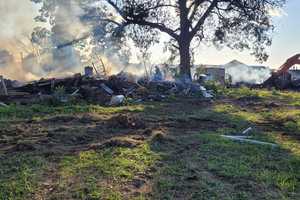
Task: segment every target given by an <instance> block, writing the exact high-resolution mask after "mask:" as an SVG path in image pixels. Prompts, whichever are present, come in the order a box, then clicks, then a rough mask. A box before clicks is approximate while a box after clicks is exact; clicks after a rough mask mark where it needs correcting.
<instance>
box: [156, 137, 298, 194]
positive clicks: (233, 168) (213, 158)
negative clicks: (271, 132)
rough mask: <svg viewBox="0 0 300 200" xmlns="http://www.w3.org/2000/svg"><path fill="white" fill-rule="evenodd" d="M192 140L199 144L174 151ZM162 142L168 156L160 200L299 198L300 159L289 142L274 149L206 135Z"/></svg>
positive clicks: (161, 175) (158, 180)
mask: <svg viewBox="0 0 300 200" xmlns="http://www.w3.org/2000/svg"><path fill="white" fill-rule="evenodd" d="M178 139H179V138H178ZM269 139H270V140H272V139H271V138H269ZM191 141H194V143H195V141H197V146H193V148H192V149H191V148H190V149H189V150H187V151H185V152H182V153H174V151H175V152H176V150H175V149H174V148H176V149H180V148H187V147H189V146H190V145H191ZM294 142H295V141H294ZM156 145H158V144H156ZM160 145H161V148H160V150H161V151H164V152H165V153H166V156H165V165H164V167H162V168H161V169H160V171H159V172H158V174H157V178H156V181H155V193H154V197H155V198H154V199H156V198H157V199H177V198H179V199H180V198H185V199H232V200H235V199H298V198H299V192H300V191H299V188H300V182H299V178H300V175H299V170H300V157H299V156H297V155H294V154H291V153H290V151H289V149H285V146H284V145H283V146H282V147H281V148H275V149H274V148H271V147H269V146H261V145H253V144H246V143H243V144H240V143H236V142H232V141H230V140H227V139H224V138H222V137H221V136H220V135H218V134H205V133H200V134H196V135H191V136H182V137H180V145H178V146H172V145H166V144H165V143H163V144H160ZM166 146H168V148H166ZM257 191H260V192H259V193H258V192H257Z"/></svg>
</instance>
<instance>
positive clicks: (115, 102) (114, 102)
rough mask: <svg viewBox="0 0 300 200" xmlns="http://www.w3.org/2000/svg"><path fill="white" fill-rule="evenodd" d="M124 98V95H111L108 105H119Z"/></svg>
mask: <svg viewBox="0 0 300 200" xmlns="http://www.w3.org/2000/svg"><path fill="white" fill-rule="evenodd" d="M124 100H125V96H124V95H117V96H113V97H112V98H111V100H110V103H109V105H110V106H117V105H120V104H122V103H123V102H124Z"/></svg>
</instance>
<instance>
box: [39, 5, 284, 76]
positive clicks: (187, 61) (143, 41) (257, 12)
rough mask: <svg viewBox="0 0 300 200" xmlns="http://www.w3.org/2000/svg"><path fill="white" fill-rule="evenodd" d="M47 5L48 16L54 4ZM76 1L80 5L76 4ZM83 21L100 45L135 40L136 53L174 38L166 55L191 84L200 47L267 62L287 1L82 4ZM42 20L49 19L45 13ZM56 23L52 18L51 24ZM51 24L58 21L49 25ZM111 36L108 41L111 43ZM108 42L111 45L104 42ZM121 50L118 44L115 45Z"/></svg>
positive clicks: (45, 6)
mask: <svg viewBox="0 0 300 200" xmlns="http://www.w3.org/2000/svg"><path fill="white" fill-rule="evenodd" d="M33 1H35V2H41V1H43V3H44V8H46V9H45V10H49V8H52V7H51V6H50V4H49V2H55V0H33ZM74 1H76V0H74ZM78 2H79V4H80V6H81V8H82V9H83V11H84V13H83V14H82V16H81V20H82V21H84V22H85V23H88V24H90V25H91V26H92V27H93V33H94V37H98V39H99V40H98V41H102V42H110V41H114V40H113V39H112V38H123V39H118V40H117V41H118V42H119V43H118V44H124V43H123V42H122V41H125V39H124V38H130V39H132V40H133V41H134V42H135V44H136V45H137V47H140V48H142V49H148V48H149V47H150V46H151V45H152V44H154V43H157V42H159V41H160V36H161V33H164V34H166V35H168V36H169V39H170V41H169V42H167V43H166V44H165V45H166V49H168V50H170V51H171V52H173V53H175V54H177V55H178V56H177V57H178V58H179V63H180V74H181V75H182V76H183V77H185V78H188V79H190V78H191V74H190V67H191V62H192V59H191V58H192V55H193V53H194V52H195V49H197V47H199V45H200V44H201V43H211V44H213V45H215V46H217V47H224V46H227V47H229V48H232V49H238V50H250V51H251V54H252V55H253V56H255V57H256V58H257V59H258V60H259V61H265V60H267V58H268V54H267V52H266V48H267V47H268V46H270V45H271V43H272V32H273V29H274V26H273V24H272V16H271V14H270V11H271V10H273V9H279V8H280V7H282V6H283V4H284V3H285V0H82V1H78ZM41 13H42V15H41V16H40V18H41V19H43V17H49V13H47V12H46V11H43V12H41ZM50 19H51V18H50ZM50 21H51V22H52V21H54V19H51V20H50ZM106 36H107V37H106ZM103 38H106V39H107V40H104V39H103ZM114 44H116V43H114Z"/></svg>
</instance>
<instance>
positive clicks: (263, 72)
mask: <svg viewBox="0 0 300 200" xmlns="http://www.w3.org/2000/svg"><path fill="white" fill-rule="evenodd" d="M225 71H226V74H228V75H230V78H231V81H232V83H233V84H236V83H240V82H243V83H249V84H261V83H263V82H264V81H265V80H267V79H268V78H269V77H270V76H271V69H269V68H267V67H262V66H248V65H245V64H232V65H231V64H227V65H225Z"/></svg>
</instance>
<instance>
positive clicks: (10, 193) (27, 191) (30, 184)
mask: <svg viewBox="0 0 300 200" xmlns="http://www.w3.org/2000/svg"><path fill="white" fill-rule="evenodd" d="M45 163H46V161H45V160H44V158H42V157H39V156H35V155H31V154H19V155H14V156H1V157H0V166H1V167H0V199H1V200H23V199H26V198H30V197H31V194H32V193H33V192H34V191H35V189H36V188H37V186H38V178H39V177H40V176H41V172H42V170H43V168H45Z"/></svg>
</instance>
